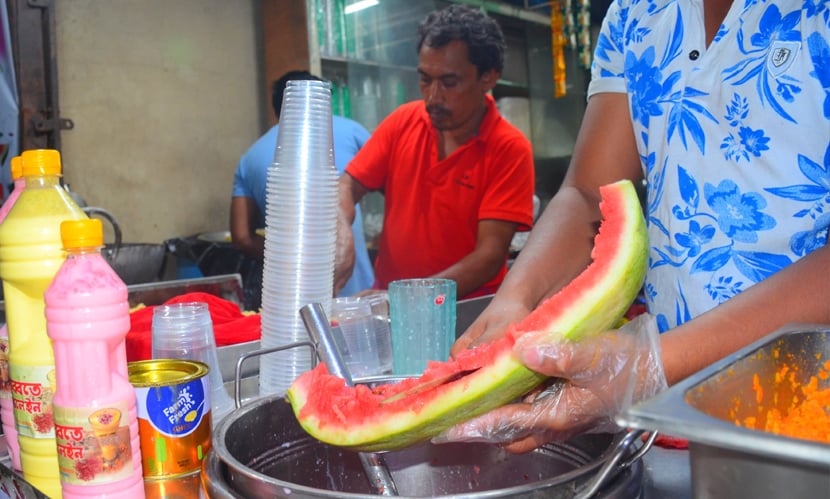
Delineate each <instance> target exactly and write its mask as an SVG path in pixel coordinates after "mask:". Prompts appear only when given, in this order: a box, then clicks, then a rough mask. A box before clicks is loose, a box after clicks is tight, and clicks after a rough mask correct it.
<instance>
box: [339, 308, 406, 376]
mask: <svg viewBox="0 0 830 499" xmlns="http://www.w3.org/2000/svg"><path fill="white" fill-rule="evenodd" d="M330 320H331V322H332V326H333V328H332V329H333V330H334V331H335V333H337V332H338V331H339V333H340V334H339V335H338V334H335V339H336V340H342V341H338V342H337V343H338V345H337V346H338V348H339V350H340V353H341V355H342V356H343V360H344V362H346V367H347V368H348V370H349V373H350V374H351V375H352V377H354V378H362V377H367V376H379V375H382V374H391V372H392V340H391V337H390V334H389V329H388V328H386V329H384V328H378V327H377V326H376V321H375V317H374V314H373V312H372V305H371V303H369V301H366V300H362V299H360V298H355V297H345V298H336V299H335V300H334V301H332V304H331V317H330Z"/></svg>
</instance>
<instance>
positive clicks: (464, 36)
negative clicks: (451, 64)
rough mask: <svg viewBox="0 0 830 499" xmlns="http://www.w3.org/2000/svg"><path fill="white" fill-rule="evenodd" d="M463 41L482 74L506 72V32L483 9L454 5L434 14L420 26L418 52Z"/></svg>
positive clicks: (473, 62)
mask: <svg viewBox="0 0 830 499" xmlns="http://www.w3.org/2000/svg"><path fill="white" fill-rule="evenodd" d="M454 40H460V41H462V42H464V43H466V44H467V51H468V53H469V58H470V63H472V64H474V65H475V66H476V68H478V74H479V75H481V74H483V73H486V72H487V71H490V70H491V69H495V70H496V71H497V72H499V73H501V71H502V69H504V50H505V42H504V33H502V31H501V27H499V24H498V23H497V22H496V21H495V20H494V19H493V18H491V17H489V16H487V14H485V13H484V12H482V11H481V10H480V9H477V8H474V7H469V6H466V5H457V4H456V5H450V6H449V7H446V8H444V9H441V10H436V11H434V12H431V13H430V14H429V15H428V16H427V17H426V18H425V19H424V20H423V21H422V22H421V24H420V25H419V26H418V53H420V52H421V47H422V46H423V45H424V44H426V45H427V47H435V48H441V47H444V46H446V45H447V44H448V43H450V42H452V41H454Z"/></svg>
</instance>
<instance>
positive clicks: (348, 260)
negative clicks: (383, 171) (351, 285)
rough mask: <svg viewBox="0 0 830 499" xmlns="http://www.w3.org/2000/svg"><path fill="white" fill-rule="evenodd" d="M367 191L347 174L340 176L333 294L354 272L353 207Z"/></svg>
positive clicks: (336, 292) (354, 211)
mask: <svg viewBox="0 0 830 499" xmlns="http://www.w3.org/2000/svg"><path fill="white" fill-rule="evenodd" d="M367 192H369V191H368V189H366V188H365V187H363V185H362V184H361V183H360V182H358V181H357V180H355V179H354V178H353V177H352V176H351V175H349V174H348V173H343V174H342V175H340V179H339V180H338V183H337V197H338V201H337V203H338V209H337V217H338V220H337V239H336V241H337V242H336V249H335V256H334V294H335V295H337V294H338V293H339V292H340V290H341V289H343V287H344V286H345V285H346V283H347V282H348V280H349V278H350V277H351V275H352V271H353V270H354V262H355V249H354V234H352V223H353V222H354V219H355V216H356V209H355V205H356V204H357V203H359V202H360V200H361V199H362V198H363V196H364V195H366V193H367Z"/></svg>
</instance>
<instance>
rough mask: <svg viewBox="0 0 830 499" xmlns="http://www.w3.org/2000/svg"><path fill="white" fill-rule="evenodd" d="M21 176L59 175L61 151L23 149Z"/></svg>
mask: <svg viewBox="0 0 830 499" xmlns="http://www.w3.org/2000/svg"><path fill="white" fill-rule="evenodd" d="M21 157H22V158H23V176H24V177H31V176H37V175H60V173H61V153H60V152H58V151H57V150H55V149H32V150H30V151H23V154H21Z"/></svg>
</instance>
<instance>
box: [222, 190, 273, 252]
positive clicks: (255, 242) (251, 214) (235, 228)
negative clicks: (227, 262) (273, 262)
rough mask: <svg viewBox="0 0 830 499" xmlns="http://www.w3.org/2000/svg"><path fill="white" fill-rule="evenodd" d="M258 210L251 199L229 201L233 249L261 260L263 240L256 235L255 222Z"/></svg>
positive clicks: (263, 249)
mask: <svg viewBox="0 0 830 499" xmlns="http://www.w3.org/2000/svg"><path fill="white" fill-rule="evenodd" d="M258 217H259V209H258V208H257V206H256V202H255V201H254V200H253V199H252V198H248V197H242V196H236V197H234V198H232V199H231V224H230V225H231V241H232V243H233V246H234V248H236V249H238V250H239V251H241V252H243V253H245V254H246V255H248V256H249V257H251V258H254V259H257V260H262V259H263V255H264V254H265V238H264V237H263V236H260V235H259V234H257V233H256V227H255V220H256V219H257V218H258Z"/></svg>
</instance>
